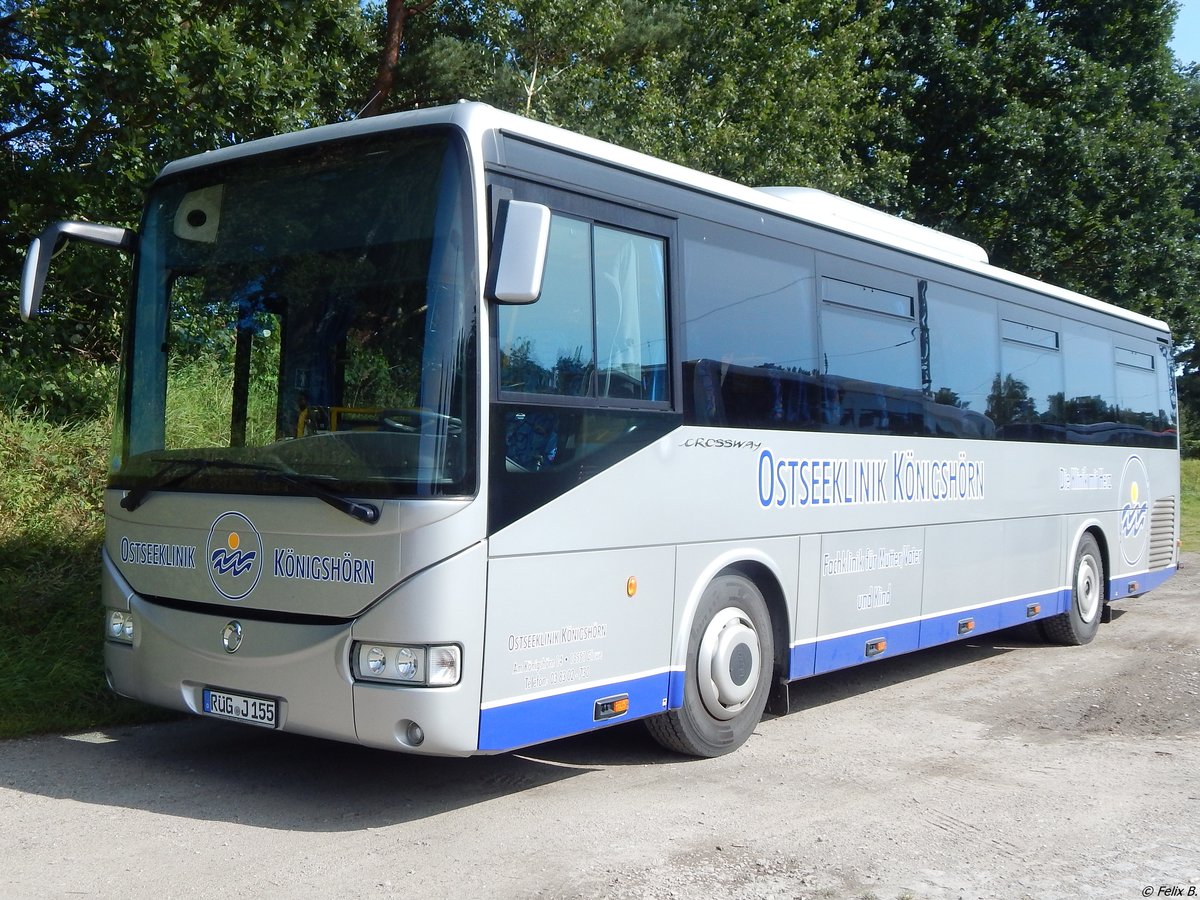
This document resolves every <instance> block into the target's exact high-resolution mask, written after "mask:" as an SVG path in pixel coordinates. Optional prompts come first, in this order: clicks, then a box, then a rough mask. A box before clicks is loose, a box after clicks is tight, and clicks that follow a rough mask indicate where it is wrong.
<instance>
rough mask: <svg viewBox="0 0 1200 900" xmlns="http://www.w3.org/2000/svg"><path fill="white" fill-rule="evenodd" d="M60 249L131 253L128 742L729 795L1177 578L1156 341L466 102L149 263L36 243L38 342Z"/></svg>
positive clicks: (79, 234) (193, 182) (286, 165)
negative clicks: (697, 763)
mask: <svg viewBox="0 0 1200 900" xmlns="http://www.w3.org/2000/svg"><path fill="white" fill-rule="evenodd" d="M66 238H74V239H77V240H84V241H90V242H93V243H99V244H107V245H111V246H116V247H120V248H122V249H124V250H126V251H128V252H130V253H132V254H133V258H134V286H133V290H132V292H131V297H130V300H129V306H128V313H127V316H126V318H125V324H126V336H125V346H124V353H123V362H122V378H121V386H120V397H119V403H118V413H117V418H116V421H117V426H116V437H115V441H114V451H113V455H112V460H111V474H110V477H109V483H108V490H107V492H106V495H105V509H106V517H107V528H106V539H105V544H104V551H103V560H102V565H103V588H102V593H103V603H104V606H105V607H106V627H107V632H106V645H105V665H106V669H107V677H108V681H109V683H110V685H111V686H112V688H113V690H115V691H117V692H119V693H121V694H124V695H127V696H130V697H135V698H138V699H140V700H143V701H146V702H148V703H152V704H159V705H161V706H164V707H170V708H174V709H178V710H185V711H190V712H192V713H196V714H199V715H207V716H216V717H221V718H224V719H234V720H239V721H242V722H247V723H251V724H255V725H259V726H265V727H269V728H274V729H281V730H285V731H295V732H300V733H304V734H310V735H319V736H322V737H328V738H334V739H337V740H344V741H352V742H358V743H361V744H364V745H368V746H372V747H383V748H389V749H393V750H401V751H409V752H414V753H431V754H445V755H465V754H473V753H495V752H501V751H506V750H511V749H514V748H518V747H522V746H526V745H529V744H533V743H536V742H540V741H546V740H550V739H554V738H558V737H562V736H565V735H573V734H579V733H582V732H587V731H589V730H591V729H596V728H600V727H605V726H609V725H612V724H614V723H619V722H625V721H630V720H633V719H645V720H646V722H647V725H648V726H649V729H650V731H651V732H652V733H653V734H654V735H655V737H657V738H658V739H659V740H660V741H661V742H662V743H663V744H665V745H666V746H667V747H670V748H673V749H675V750H679V751H681V752H684V753H688V754H695V755H701V756H713V755H718V754H721V753H725V752H728V751H730V750H733V749H735V748H736V747H738V746H739V745H741V744H742V743H743V742H744V741H745V740H746V739H747V737H748V736H749V735H750V733H751V732H752V731H753V730H754V729H755V728H756V727H757V724H758V722H759V721H760V719H761V716H762V714H763V711H764V708H765V707H766V704H767V703H768V701H769V700H770V701H772V709H779V710H783V709H786V701H787V685H788V683H789V682H791V681H795V680H797V679H801V678H805V677H808V676H812V675H816V674H820V673H825V672H830V671H833V670H837V669H841V668H845V667H849V666H855V665H860V664H865V663H871V662H874V661H877V660H883V659H888V658H890V657H893V656H895V655H897V654H901V653H905V652H908V651H911V650H917V649H920V648H925V647H932V646H936V645H939V644H944V643H947V642H950V641H956V640H962V639H964V638H972V637H976V636H978V635H980V634H983V633H986V632H990V631H995V630H997V629H1000V628H1005V627H1008V626H1012V625H1016V624H1018V623H1025V622H1036V623H1038V627H1039V628H1040V630H1041V632H1042V633H1043V635H1044V636H1045V637H1047V638H1048V639H1051V640H1053V641H1058V642H1062V643H1068V644H1085V643H1087V642H1088V641H1090V640H1091V639H1092V638H1093V636H1094V635H1095V634H1096V630H1097V628H1098V626H1099V625H1100V623H1101V622H1102V621H1103V620H1105V619H1106V618H1107V615H1108V604H1109V603H1111V602H1113V601H1117V600H1122V599H1125V598H1128V597H1133V596H1137V595H1140V594H1142V593H1144V592H1145V591H1147V590H1149V589H1151V588H1153V587H1154V586H1155V585H1158V584H1160V583H1161V582H1162V581H1163V580H1165V579H1166V578H1168V577H1169V576H1170V575H1171V574H1172V573H1173V572H1174V571H1175V568H1176V564H1177V533H1178V519H1179V516H1178V498H1179V466H1178V449H1177V433H1176V398H1175V394H1174V388H1173V380H1172V355H1171V343H1170V335H1169V332H1168V329H1167V327H1166V326H1165V325H1164V324H1163V323H1161V322H1158V321H1155V320H1152V319H1149V318H1146V317H1144V316H1141V315H1137V314H1134V313H1131V312H1127V311H1125V310H1122V309H1119V308H1117V307H1115V306H1110V305H1107V304H1105V303H1101V302H1098V301H1096V300H1092V299H1089V298H1087V297H1083V296H1080V295H1078V294H1075V293H1072V292H1070V291H1067V290H1063V289H1060V288H1056V287H1052V286H1049V285H1046V284H1042V283H1039V282H1036V281H1034V280H1032V279H1029V278H1025V277H1022V276H1019V275H1016V274H1013V273H1010V272H1007V271H1003V270H1001V269H999V268H996V267H993V266H991V265H989V263H988V260H987V255H986V253H985V252H984V251H983V250H982V249H980V248H979V247H977V246H975V245H973V244H969V243H967V242H964V241H961V240H957V239H955V238H951V237H948V236H946V235H943V234H940V233H938V232H935V231H931V230H928V229H925V228H921V227H919V226H916V225H913V224H911V223H906V222H903V221H901V220H899V219H895V218H892V217H890V216H886V215H883V214H881V213H878V212H875V211H872V210H869V209H866V208H864V207H860V206H857V205H856V204H853V203H849V202H847V201H844V200H840V199H838V198H835V197H831V196H829V195H826V194H822V193H820V192H816V191H807V190H802V189H796V188H777V189H766V190H757V189H751V188H748V187H744V186H741V185H737V184H733V183H730V182H727V181H723V180H720V179H717V178H713V177H709V176H706V175H703V174H700V173H697V172H694V171H690V170H688V169H685V168H681V167H679V166H675V165H671V164H668V163H665V162H662V161H659V160H655V159H652V158H649V157H646V156H643V155H640V154H637V153H634V152H631V151H628V150H624V149H622V148H619V147H615V146H611V145H608V144H605V143H601V142H598V141H595V140H591V139H589V138H585V137H582V136H580V135H577V134H573V133H570V132H567V131H564V130H560V129H557V128H553V127H550V126H547V125H544V124H540V123H537V122H532V121H528V120H526V119H523V118H520V117H517V116H513V115H509V114H506V113H502V112H499V111H497V110H494V109H492V108H490V107H487V106H484V105H481V104H474V103H461V104H458V105H455V106H451V107H445V108H440V109H429V110H419V111H415V112H408V113H401V114H398V115H393V116H386V117H380V118H375V119H370V120H366V121H357V122H349V123H343V124H337V125H331V126H327V127H322V128H315V129H313V130H310V131H305V132H302V133H298V134H291V135H286V136H282V137H276V138H271V139H268V140H262V141H256V142H253V143H248V144H245V145H242V146H235V147H230V148H228V149H224V150H219V151H216V152H211V153H205V154H202V155H200V156H196V157H193V158H190V159H185V160H182V161H180V162H175V163H172V164H171V165H168V166H167V167H166V168H165V169H164V170H163V171H162V173H161V175H160V176H159V178H158V179H157V180H156V181H155V183H154V185H153V187H152V188H151V190H150V194H149V199H148V203H147V206H146V211H145V216H144V219H143V221H142V224H141V227H140V230H139V232H137V233H134V232H132V231H128V230H125V229H120V228H113V227H106V226H98V225H93V224H89V223H81V222H62V223H58V224H56V225H53V226H51V227H50V228H48V229H47V230H46V232H45V233H43V235H42V236H41V237H40V238H39V239H37V240H35V241H34V243H33V245H32V246H31V248H30V254H29V257H28V259H27V265H26V271H25V279H24V282H23V288H22V312H23V314H24V316H25V317H26V318H29V317H30V316H31V315H33V314H34V313H35V312H37V310H38V306H39V302H40V298H41V295H42V286H43V283H44V282H45V280H46V277H47V269H48V266H49V257H50V253H51V251H52V250H53V249H54V248H55V246H56V245H58V244H60V243H61V242H62V241H63V240H64V239H66ZM47 305H48V306H49V305H50V304H49V303H48V304H47ZM1086 664H1087V662H1086V658H1085V657H1080V659H1079V665H1086Z"/></svg>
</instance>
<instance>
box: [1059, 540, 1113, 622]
mask: <svg viewBox="0 0 1200 900" xmlns="http://www.w3.org/2000/svg"><path fill="white" fill-rule="evenodd" d="M1087 535H1091V537H1092V539H1093V540H1094V541H1095V542H1096V547H1097V548H1098V549H1099V550H1100V562H1101V564H1103V566H1104V578H1103V579H1102V581H1101V585H1100V587H1101V590H1102V591H1103V598H1102V602H1103V603H1107V602H1108V599H1109V593H1110V591H1109V584H1110V583H1111V581H1112V577H1113V574H1112V562H1111V557H1112V554H1111V552H1110V549H1109V546H1108V538H1107V537H1106V536H1105V532H1104V526H1103V525H1101V523H1100V522H1099V521H1098V520H1096V519H1088V520H1086V521H1084V522H1082V523H1080V525H1079V527H1078V528H1076V529H1075V536H1074V539H1073V540H1072V541H1071V546H1070V548H1069V550H1070V552H1069V553H1068V554H1067V557H1066V559H1065V560H1064V564H1065V566H1066V574H1067V577H1066V581H1065V583H1066V584H1073V583H1074V580H1075V557H1076V555H1077V554H1078V553H1079V545H1080V543H1081V542H1082V541H1083V539H1084V537H1085V536H1087Z"/></svg>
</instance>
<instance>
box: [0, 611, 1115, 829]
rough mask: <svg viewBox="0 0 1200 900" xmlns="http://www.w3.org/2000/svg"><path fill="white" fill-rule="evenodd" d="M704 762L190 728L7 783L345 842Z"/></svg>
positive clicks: (73, 740) (3, 782)
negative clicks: (547, 788)
mask: <svg viewBox="0 0 1200 900" xmlns="http://www.w3.org/2000/svg"><path fill="white" fill-rule="evenodd" d="M1114 613H1115V614H1117V615H1119V614H1120V611H1119V610H1114ZM1038 646H1043V645H1042V642H1041V640H1040V637H1039V636H1038V634H1037V631H1036V629H1033V628H1030V627H1029V626H1022V627H1019V628H1015V629H1009V630H1006V631H1001V632H996V633H995V634H989V635H984V636H982V637H980V638H978V639H974V640H971V641H969V642H968V641H964V642H956V643H953V644H948V645H946V646H943V647H937V648H932V649H929V650H924V651H921V652H919V653H910V654H906V655H904V656H898V657H895V658H893V659H884V660H880V661H878V662H875V663H871V664H870V665H866V666H858V667H855V668H852V669H846V670H842V671H839V672H831V673H828V674H824V675H820V676H817V677H814V678H809V679H805V680H804V681H801V682H794V683H793V684H792V685H791V688H790V700H791V703H790V709H791V712H790V715H796V714H797V713H801V712H803V711H804V710H808V709H816V708H819V707H821V706H824V705H826V704H830V703H835V702H837V701H839V700H842V699H845V698H847V697H851V696H860V695H863V694H866V693H870V692H872V691H875V690H879V689H881V688H885V687H888V686H891V685H896V684H899V683H902V682H905V681H909V680H913V679H917V678H920V677H922V676H925V675H929V674H932V673H936V672H943V671H946V670H948V669H952V668H956V667H959V666H968V665H971V664H973V663H977V662H980V661H981V660H984V659H987V658H990V657H994V656H998V655H1002V654H1005V653H1010V652H1013V651H1017V650H1023V649H1024V650H1032V649H1036V647H1038ZM768 718H769V717H768ZM693 762H703V761H693V760H689V759H688V758H686V757H681V756H678V755H676V754H673V753H670V752H668V751H666V750H664V749H662V748H661V747H659V745H658V744H657V743H655V742H654V741H653V739H652V738H651V737H650V736H649V734H648V733H647V732H646V730H645V729H644V728H643V727H642V726H641V723H638V722H632V723H628V724H624V725H617V726H614V727H610V728H605V729H601V730H599V731H596V732H592V733H589V734H584V735H579V736H576V737H572V738H566V739H563V740H559V741H554V742H551V743H548V744H544V745H541V746H537V747H533V748H529V749H528V750H524V751H516V752H513V753H508V754H503V755H499V756H482V757H474V758H467V759H443V758H436V757H421V756H409V755H405V754H399V753H390V752H387V751H383V750H371V749H367V748H363V747H358V746H354V745H350V744H343V743H339V742H336V741H327V740H321V739H317V738H308V737H303V736H297V735H290V734H278V733H272V732H267V731H260V730H258V729H254V728H250V727H248V726H245V725H236V724H230V723H225V722H218V721H213V720H209V719H203V720H201V719H195V718H187V719H182V720H178V721H173V722H168V723H164V724H157V725H146V726H122V727H118V728H114V729H110V730H107V731H100V732H94V733H90V734H82V735H72V736H63V737H44V738H33V739H25V740H16V741H10V742H6V743H0V786H3V787H5V788H7V789H8V790H12V791H18V792H24V793H28V794H35V795H42V796H46V797H50V798H54V799H69V800H74V801H78V802H81V803H89V804H96V805H102V806H113V807H125V808H132V809H141V810H145V811H148V812H155V813H161V814H164V815H169V816H179V817H184V818H190V819H198V820H212V821H224V822H231V823H238V824H244V825H251V826H257V827H266V828H276V829H288V830H298V831H311V832H337V831H354V830H361V829H366V828H378V827H386V826H390V825H396V824H403V823H406V822H413V821H419V820H421V819H425V818H428V817H431V816H435V815H438V814H440V813H444V812H448V811H451V810H456V809H460V808H467V807H470V806H472V805H474V804H478V803H483V802H486V801H488V800H492V799H495V798H498V797H507V796H514V795H516V794H519V793H521V792H523V791H527V790H531V789H533V788H537V787H541V786H544V785H548V784H553V783H556V782H561V781H564V780H567V779H570V778H574V777H576V776H578V775H581V774H585V773H587V772H591V771H595V770H597V769H602V768H609V767H622V766H647V765H671V764H680V763H683V764H691V763H693Z"/></svg>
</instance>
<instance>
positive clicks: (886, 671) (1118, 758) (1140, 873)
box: [0, 555, 1200, 900]
mask: <svg viewBox="0 0 1200 900" xmlns="http://www.w3.org/2000/svg"><path fill="white" fill-rule="evenodd" d="M1198 588H1200V555H1190V556H1188V557H1186V558H1185V568H1184V571H1183V572H1182V573H1181V574H1180V575H1179V576H1178V577H1177V578H1175V579H1173V580H1172V581H1171V582H1169V583H1168V584H1167V585H1165V586H1164V587H1161V588H1159V589H1158V590H1156V591H1154V592H1153V593H1151V594H1149V595H1147V596H1145V597H1143V598H1141V599H1138V600H1131V601H1128V602H1125V603H1122V604H1119V605H1118V606H1117V607H1116V608H1115V609H1116V613H1117V614H1116V615H1115V616H1114V619H1113V621H1112V622H1111V623H1110V624H1108V625H1105V626H1104V627H1103V628H1102V629H1101V631H1100V635H1099V637H1098V638H1097V639H1096V641H1095V642H1094V643H1093V644H1092V645H1091V646H1088V647H1082V648H1064V647H1050V646H1046V645H1043V644H1040V643H1038V642H1036V641H1035V640H1031V639H1030V636H1029V635H1027V634H1026V633H1024V632H1021V631H1017V632H1011V631H1010V632H1004V633H1002V634H1000V635H993V636H986V635H985V636H984V637H983V638H981V639H978V640H976V641H973V642H971V643H967V644H959V645H955V646H952V647H947V648H942V649H938V650H934V651H929V652H925V653H920V654H915V655H911V656H906V657H900V658H897V659H894V660H885V661H881V662H878V663H875V664H872V665H869V666H866V667H863V668H860V669H858V670H855V671H852V672H847V673H841V674H833V675H828V676H823V677H820V678H817V679H813V680H810V681H807V682H800V683H798V684H795V685H793V686H792V706H793V710H792V712H791V713H790V714H789V715H787V716H785V717H782V718H768V719H766V720H765V721H763V723H762V724H761V725H760V726H759V728H758V730H757V731H756V732H755V734H754V735H753V736H752V737H751V738H750V741H749V742H748V743H747V745H746V746H745V747H743V748H742V749H741V750H740V751H738V752H737V753H734V754H732V755H730V756H726V757H723V758H721V759H716V760H703V761H695V760H684V759H680V758H677V757H672V756H669V755H665V754H664V752H662V751H661V750H659V749H658V747H657V745H655V744H653V743H652V742H651V741H650V739H649V738H648V737H647V736H646V735H645V733H644V732H643V731H642V729H641V728H640V727H639V726H637V725H636V724H635V725H631V726H621V727H619V728H615V729H611V730H609V731H607V732H604V733H602V734H598V735H591V736H588V737H583V738H573V739H570V740H566V741H559V742H557V743H553V744H549V745H546V746H543V747H538V748H534V749H531V750H529V751H526V752H521V753H515V754H509V755H505V756H500V757H483V758H477V759H466V760H442V759H423V758H415V757H405V756H399V755H392V754H388V753H384V752H377V751H370V750H362V749H359V748H356V747H351V746H347V745H341V744H333V743H326V742H321V741H316V740H309V739H305V738H296V737H290V736H287V735H276V734H271V733H264V732H261V731H258V730H256V729H253V728H250V727H246V726H237V725H227V724H224V723H219V722H211V721H198V720H187V721H178V722H173V723H169V724H165V725H157V726H148V727H137V728H122V729H118V730H113V731H109V732H103V733H95V734H83V735H71V736H48V737H40V738H36V739H28V740H17V741H7V742H0V853H2V854H3V856H2V862H0V896H3V897H5V898H9V897H37V898H42V897H60V896H72V897H74V896H99V897H122V898H138V897H150V896H154V897H222V898H226V897H263V896H266V897H296V896H299V897H329V896H333V895H335V894H338V895H341V896H345V897H366V896H371V897H404V898H431V900H438V898H455V900H464V898H466V900H469V898H476V897H480V898H483V897H487V898H491V897H499V898H509V897H539V898H574V897H581V898H590V897H612V898H654V900H658V898H664V900H665V898H681V900H690V898H705V900H707V898H713V897H731V898H761V897H777V898H799V897H811V898H842V897H845V898H876V900H885V898H886V900H890V898H927V897H928V898H959V897H963V898H975V897H996V898H1005V900H1008V898H1021V897H1030V898H1039V900H1041V898H1078V897H1096V898H1106V900H1108V898H1130V900H1132V898H1136V897H1143V896H1158V897H1167V896H1182V897H1187V896H1200V740H1197V730H1198V729H1200V615H1197V613H1198V612H1200V606H1198V604H1197V597H1200V590H1198Z"/></svg>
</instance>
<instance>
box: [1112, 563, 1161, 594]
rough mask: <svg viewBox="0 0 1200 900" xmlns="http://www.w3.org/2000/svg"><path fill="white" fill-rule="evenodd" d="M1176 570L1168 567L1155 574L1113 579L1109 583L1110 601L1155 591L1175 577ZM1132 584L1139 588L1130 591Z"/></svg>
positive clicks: (1140, 573) (1139, 574) (1141, 573)
mask: <svg viewBox="0 0 1200 900" xmlns="http://www.w3.org/2000/svg"><path fill="white" fill-rule="evenodd" d="M1176 569H1177V567H1176V566H1168V567H1167V568H1165V569H1159V570H1157V571H1155V572H1135V573H1134V574H1133V575H1122V576H1121V577H1120V578H1111V579H1109V582H1108V599H1110V600H1120V599H1121V598H1122V597H1130V596H1133V595H1134V594H1143V593H1145V592H1146V591H1150V590H1153V589H1154V588H1156V587H1158V586H1159V585H1160V584H1162V583H1163V582H1164V581H1166V580H1167V579H1168V578H1170V577H1171V576H1172V575H1174V574H1175V572H1176ZM1131 584H1136V585H1137V587H1136V588H1134V589H1133V590H1130V589H1129V586H1130V585H1131Z"/></svg>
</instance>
